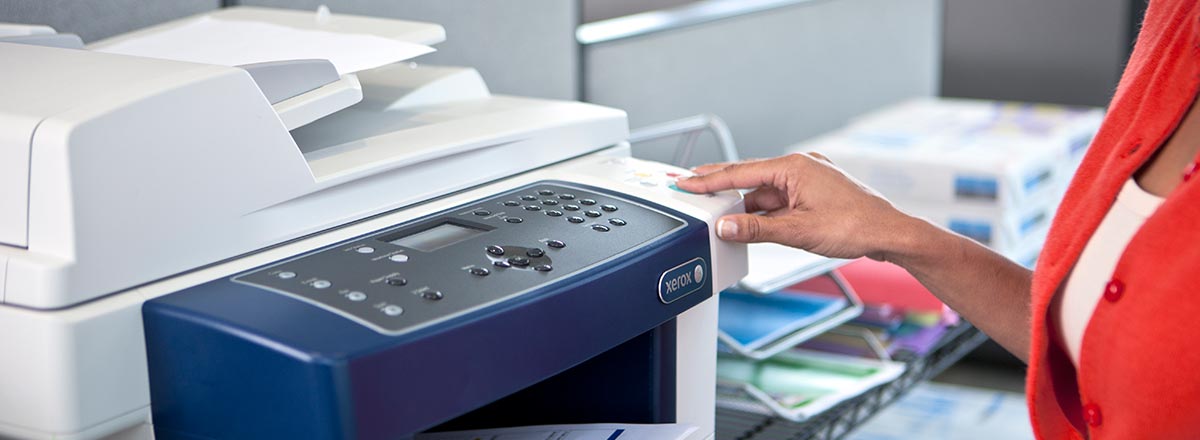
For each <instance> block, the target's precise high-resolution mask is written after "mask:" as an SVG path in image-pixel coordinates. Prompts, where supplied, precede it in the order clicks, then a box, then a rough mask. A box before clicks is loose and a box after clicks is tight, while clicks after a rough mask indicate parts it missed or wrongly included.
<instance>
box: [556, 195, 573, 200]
mask: <svg viewBox="0 0 1200 440" xmlns="http://www.w3.org/2000/svg"><path fill="white" fill-rule="evenodd" d="M558 198H560V199H563V200H575V194H559V195H558Z"/></svg>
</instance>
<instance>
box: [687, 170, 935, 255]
mask: <svg viewBox="0 0 1200 440" xmlns="http://www.w3.org/2000/svg"><path fill="white" fill-rule="evenodd" d="M694 171H695V172H696V173H697V174H698V175H697V176H696V177H692V178H687V179H681V180H679V181H678V182H677V183H676V185H677V186H678V187H679V188H680V189H683V190H685V191H690V192H696V193H708V192H716V191H722V190H728V189H753V191H751V192H750V193H748V194H746V212H747V213H748V214H740V215H729V216H725V217H722V218H721V219H720V220H719V221H718V223H717V233H718V235H719V236H720V237H721V238H722V239H724V240H730V241H738V242H764V241H767V242H774V243H780V244H784V245H788V246H793V247H798V248H801V249H804V250H807V251H810V252H813V253H817V254H821V255H824V256H827V257H835V258H859V257H862V256H868V257H871V258H874V259H877V260H883V259H887V258H888V253H889V252H891V251H892V250H893V249H896V248H897V247H898V246H903V241H904V239H907V238H911V237H906V236H905V234H908V233H907V232H906V229H907V226H908V225H909V223H911V222H912V221H913V219H912V218H911V217H909V216H908V215H906V214H904V213H903V212H900V211H899V210H898V209H896V207H894V206H892V204H891V203H890V202H888V201H887V200H886V199H884V198H883V197H882V196H880V195H879V193H877V192H875V191H874V190H872V189H871V188H868V187H867V186H865V185H863V184H862V183H860V182H858V181H857V180H855V179H854V178H853V177H850V176H849V175H847V174H846V173H845V172H843V171H842V170H841V169H839V168H837V167H835V166H834V165H833V164H832V163H831V162H830V161H829V159H827V158H825V157H824V156H821V155H820V154H817V153H803V154H791V155H787V156H783V157H778V158H774V159H767V160H758V161H748V162H739V163H734V164H713V165H705V166H702V167H698V168H696V169H695V170H694ZM760 212H761V213H760Z"/></svg>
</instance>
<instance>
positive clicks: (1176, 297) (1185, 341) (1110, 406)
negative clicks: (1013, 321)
mask: <svg viewBox="0 0 1200 440" xmlns="http://www.w3.org/2000/svg"><path fill="white" fill-rule="evenodd" d="M1198 3H1200V1H1198V0H1152V1H1151V2H1150V6H1149V8H1148V10H1147V11H1146V18H1145V21H1144V23H1143V27H1142V31H1141V34H1140V36H1139V37H1138V42H1137V45H1136V46H1135V48H1134V51H1133V54H1132V56H1131V58H1130V60H1129V65H1128V66H1127V67H1126V69H1125V74H1124V76H1123V77H1122V78H1121V83H1120V85H1119V86H1118V87H1117V92H1116V95H1115V96H1114V97H1113V101H1112V104H1111V105H1110V107H1109V112H1108V115H1107V116H1106V118H1105V121H1104V125H1103V126H1102V127H1101V129H1100V131H1099V133H1097V135H1096V138H1095V140H1094V141H1093V142H1092V145H1091V147H1090V149H1089V151H1088V153H1087V156H1086V157H1085V158H1084V160H1083V164H1082V165H1081V166H1080V169H1079V171H1078V173H1077V174H1076V175H1075V178H1074V180H1073V181H1072V182H1071V186H1070V188H1069V189H1068V191H1067V195H1066V198H1065V199H1064V200H1063V203H1062V206H1061V208H1060V210H1059V212H1058V215H1057V216H1056V218H1055V219H1054V223H1053V226H1052V227H1051V231H1050V237H1049V238H1048V239H1047V243H1046V247H1045V249H1044V250H1043V252H1042V255H1041V258H1040V259H1039V261H1038V264H1037V269H1036V270H1035V271H1034V276H1033V296H1032V306H1031V307H1032V315H1031V316H1032V319H1031V325H1032V333H1031V346H1030V349H1031V352H1030V357H1029V373H1028V379H1027V383H1026V393H1027V396H1028V399H1029V407H1030V412H1031V415H1032V419H1033V426H1034V431H1035V432H1036V433H1037V436H1038V437H1039V438H1043V439H1077V438H1081V433H1085V432H1086V433H1088V435H1090V438H1092V439H1155V440H1159V439H1184V438H1189V439H1198V438H1200V287H1198V285H1200V283H1197V281H1200V172H1197V173H1195V174H1196V175H1195V176H1193V177H1192V178H1189V179H1188V180H1186V181H1184V182H1183V183H1182V184H1180V185H1179V187H1177V188H1175V189H1174V190H1173V191H1172V192H1171V193H1170V194H1169V195H1168V197H1167V199H1166V201H1165V202H1164V203H1163V204H1162V205H1161V206H1160V207H1159V208H1158V210H1157V211H1156V212H1155V213H1154V214H1153V215H1152V216H1150V218H1149V219H1147V220H1146V223H1145V224H1144V225H1143V226H1142V228H1141V229H1140V230H1139V231H1138V232H1137V234H1136V235H1134V236H1133V239H1132V241H1130V243H1129V246H1128V247H1126V249H1125V252H1124V254H1123V255H1122V256H1121V259H1120V261H1119V262H1118V263H1117V267H1116V270H1115V272H1114V273H1113V275H1112V279H1111V281H1110V282H1109V284H1108V286H1107V287H1106V290H1105V293H1104V296H1103V299H1101V300H1100V302H1099V305H1097V307H1096V311H1095V313H1094V314H1093V315H1092V318H1091V321H1090V322H1089V323H1088V326H1087V329H1086V331H1085V332H1084V337H1083V348H1082V351H1081V355H1080V367H1079V369H1078V372H1076V370H1075V369H1073V368H1072V367H1071V362H1070V360H1068V358H1067V356H1066V355H1065V354H1064V352H1063V351H1062V349H1061V348H1060V347H1059V346H1058V344H1056V343H1053V342H1052V341H1054V338H1053V335H1051V334H1050V333H1049V332H1052V331H1054V328H1053V327H1052V326H1050V325H1048V322H1049V321H1048V317H1047V310H1048V306H1049V304H1050V300H1051V298H1052V297H1053V296H1054V295H1055V293H1056V292H1057V291H1058V289H1059V287H1060V285H1061V284H1062V283H1063V281H1064V279H1065V277H1066V276H1067V274H1068V273H1069V272H1070V270H1071V268H1072V267H1073V266H1074V265H1075V262H1076V261H1077V259H1078V258H1079V254H1080V253H1081V252H1082V251H1083V247H1084V244H1086V243H1087V241H1088V239H1089V238H1090V237H1091V236H1092V234H1093V233H1094V232H1095V231H1096V227H1097V226H1099V224H1100V221H1101V220H1102V219H1103V218H1104V216H1105V215H1106V214H1107V213H1108V210H1109V208H1110V207H1111V206H1112V202H1113V200H1115V198H1116V195H1117V193H1118V191H1119V190H1120V189H1121V185H1122V184H1123V183H1124V182H1125V181H1126V180H1128V179H1129V178H1130V176H1131V175H1132V174H1133V173H1134V172H1135V171H1136V170H1137V169H1138V168H1139V167H1141V165H1142V164H1143V163H1145V162H1146V161H1147V160H1148V159H1149V158H1150V156H1151V155H1152V154H1153V153H1154V151H1155V150H1157V149H1158V148H1159V147H1160V146H1162V145H1163V144H1164V143H1165V142H1166V140H1167V139H1168V138H1169V137H1170V136H1171V134H1172V133H1173V132H1174V131H1175V127H1176V126H1177V125H1178V124H1179V121H1180V120H1182V119H1183V116H1184V114H1185V113H1186V112H1187V110H1188V108H1189V107H1190V105H1191V103H1192V100H1193V99H1194V98H1195V97H1196V95H1197V91H1198V89H1200V6H1197V4H1198ZM1193 166H1195V164H1193ZM1180 173H1181V174H1183V173H1184V170H1180Z"/></svg>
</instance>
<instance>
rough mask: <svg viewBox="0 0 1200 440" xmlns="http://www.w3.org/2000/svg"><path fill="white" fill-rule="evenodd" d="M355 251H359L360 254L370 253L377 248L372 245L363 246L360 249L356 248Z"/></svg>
mask: <svg viewBox="0 0 1200 440" xmlns="http://www.w3.org/2000/svg"><path fill="white" fill-rule="evenodd" d="M354 251H355V252H358V253H360V254H369V253H372V252H375V248H373V247H370V246H363V247H360V248H358V249H355V250H354Z"/></svg>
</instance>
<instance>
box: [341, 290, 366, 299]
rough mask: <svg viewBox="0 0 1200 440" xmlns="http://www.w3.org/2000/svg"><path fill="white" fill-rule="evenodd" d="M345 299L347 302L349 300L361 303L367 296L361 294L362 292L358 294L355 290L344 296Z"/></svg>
mask: <svg viewBox="0 0 1200 440" xmlns="http://www.w3.org/2000/svg"><path fill="white" fill-rule="evenodd" d="M346 299H348V300H350V301H362V300H364V299H367V294H365V293H362V292H359V291H357V290H356V291H353V292H350V293H347V294H346Z"/></svg>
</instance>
